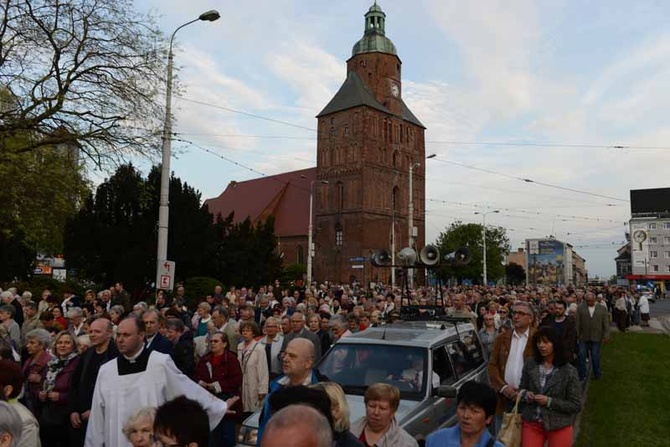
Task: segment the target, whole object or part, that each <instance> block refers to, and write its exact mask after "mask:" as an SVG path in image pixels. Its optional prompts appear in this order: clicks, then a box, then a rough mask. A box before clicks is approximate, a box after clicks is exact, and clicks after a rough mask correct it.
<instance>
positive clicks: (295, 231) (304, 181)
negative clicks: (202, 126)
mask: <svg viewBox="0 0 670 447" xmlns="http://www.w3.org/2000/svg"><path fill="white" fill-rule="evenodd" d="M315 179H316V168H309V169H302V170H299V171H292V172H284V173H282V174H277V175H273V176H268V177H261V178H257V179H253V180H246V181H243V182H236V181H231V182H230V183H229V184H228V186H227V187H226V189H225V191H223V192H222V193H221V195H219V196H218V197H216V198H212V199H207V200H205V205H207V206H208V207H209V211H210V212H211V213H212V214H213V215H214V216H217V215H218V214H221V216H222V217H223V218H224V219H225V218H226V217H228V215H229V214H230V213H231V212H233V211H234V212H235V214H234V218H233V222H235V223H237V222H241V221H243V220H244V219H246V218H247V217H249V218H250V219H251V222H252V223H254V224H256V223H257V222H259V221H261V220H265V219H266V218H267V217H268V216H270V215H273V216H274V218H275V234H276V235H277V236H279V237H287V236H305V235H307V228H308V226H309V185H310V183H311V181H312V180H315Z"/></svg>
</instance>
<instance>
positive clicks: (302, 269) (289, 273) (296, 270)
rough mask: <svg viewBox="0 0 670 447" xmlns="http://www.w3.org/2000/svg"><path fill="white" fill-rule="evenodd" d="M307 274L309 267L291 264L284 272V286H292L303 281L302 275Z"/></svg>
mask: <svg viewBox="0 0 670 447" xmlns="http://www.w3.org/2000/svg"><path fill="white" fill-rule="evenodd" d="M304 273H307V266H305V265H304V264H289V265H287V266H286V267H285V268H284V271H283V272H282V277H281V281H282V284H290V283H292V282H295V281H298V280H302V275H303V274H304Z"/></svg>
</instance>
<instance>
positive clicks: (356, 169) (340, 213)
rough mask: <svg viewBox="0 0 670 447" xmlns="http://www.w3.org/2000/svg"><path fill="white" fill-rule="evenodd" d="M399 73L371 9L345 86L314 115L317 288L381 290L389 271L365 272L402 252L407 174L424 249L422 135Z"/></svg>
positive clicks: (418, 244)
mask: <svg viewBox="0 0 670 447" xmlns="http://www.w3.org/2000/svg"><path fill="white" fill-rule="evenodd" d="M401 66H402V62H401V61H400V58H399V57H398V54H397V51H396V48H395V45H393V42H391V40H390V39H389V38H388V37H386V14H384V12H383V11H382V9H381V8H380V7H379V6H378V5H377V3H376V2H375V4H374V5H372V6H371V7H370V9H369V11H368V12H367V13H366V14H365V30H364V34H363V37H362V38H361V39H360V40H359V41H358V42H356V44H355V45H354V47H353V49H352V54H351V58H350V59H349V60H348V61H347V77H346V80H345V81H344V83H343V84H342V86H341V87H340V89H339V90H338V92H337V93H336V94H335V96H334V97H333V99H332V100H331V101H330V102H329V103H328V105H326V107H325V108H324V109H323V110H322V111H321V113H319V114H318V115H317V119H318V140H317V168H316V170H317V173H316V175H317V181H315V182H314V197H315V202H314V203H315V205H314V248H315V252H314V260H313V265H314V270H313V278H314V279H315V280H317V281H325V280H329V281H331V282H351V281H352V280H353V279H356V280H357V281H359V282H361V283H363V284H366V283H368V282H370V281H383V282H385V283H388V282H389V276H390V269H388V268H386V269H381V268H374V267H372V265H371V264H370V262H369V258H370V254H371V253H372V252H373V251H374V250H376V249H386V250H388V251H389V252H391V250H392V248H393V245H394V244H393V242H395V252H396V253H397V252H398V251H400V249H402V248H403V247H407V246H409V238H410V229H409V219H408V216H409V198H410V191H409V184H410V179H409V174H410V171H411V172H412V181H411V183H412V190H413V191H411V194H412V198H413V209H414V212H413V227H414V232H413V236H414V246H415V248H417V249H418V250H420V249H421V248H423V246H424V243H425V242H424V241H425V220H424V216H425V141H424V132H425V127H424V126H423V124H421V122H420V121H419V120H418V119H417V118H416V116H414V114H412V112H411V111H410V110H409V108H408V107H407V105H406V104H405V102H404V101H403V99H402V76H401ZM326 182H327V183H326ZM418 250H417V251H418ZM362 258H365V260H364V261H363V260H362Z"/></svg>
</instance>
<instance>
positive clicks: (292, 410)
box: [265, 405, 333, 447]
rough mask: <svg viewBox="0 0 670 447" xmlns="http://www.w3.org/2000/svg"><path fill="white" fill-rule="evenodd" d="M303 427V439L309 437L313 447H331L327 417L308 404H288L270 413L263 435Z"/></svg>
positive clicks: (330, 430) (331, 431) (331, 435)
mask: <svg viewBox="0 0 670 447" xmlns="http://www.w3.org/2000/svg"><path fill="white" fill-rule="evenodd" d="M296 427H303V432H302V436H303V437H304V438H303V439H309V440H311V441H313V442H314V443H313V444H311V445H312V446H314V447H331V446H332V444H333V430H332V429H331V428H330V424H329V423H328V419H326V417H325V416H324V415H322V414H321V413H319V411H317V410H315V409H314V407H311V406H309V405H289V406H288V407H285V408H282V409H281V410H279V411H278V412H276V413H275V414H273V415H272V417H271V418H270V421H269V422H268V425H267V427H266V429H265V435H266V436H269V435H271V434H273V435H275V436H276V435H277V434H278V433H272V432H275V431H278V432H279V431H282V430H284V429H291V428H296Z"/></svg>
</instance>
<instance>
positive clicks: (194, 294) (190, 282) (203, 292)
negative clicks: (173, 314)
mask: <svg viewBox="0 0 670 447" xmlns="http://www.w3.org/2000/svg"><path fill="white" fill-rule="evenodd" d="M216 286H223V283H222V282H221V281H219V280H218V279H216V278H209V277H206V276H195V277H193V278H187V279H186V281H184V289H185V291H186V293H185V296H186V300H187V303H186V304H187V306H188V307H189V309H195V307H196V306H197V305H198V304H200V303H202V302H203V301H205V297H207V295H211V294H213V293H214V287H216ZM224 292H225V291H224Z"/></svg>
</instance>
